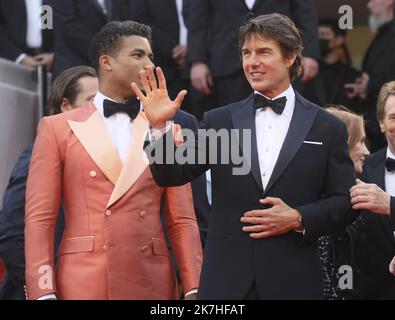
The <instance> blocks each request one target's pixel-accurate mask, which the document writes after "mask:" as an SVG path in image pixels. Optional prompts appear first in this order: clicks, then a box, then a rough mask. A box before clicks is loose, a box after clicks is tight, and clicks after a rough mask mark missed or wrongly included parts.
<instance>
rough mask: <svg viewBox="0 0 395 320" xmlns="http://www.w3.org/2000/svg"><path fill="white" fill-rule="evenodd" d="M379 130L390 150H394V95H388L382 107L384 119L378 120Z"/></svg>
mask: <svg viewBox="0 0 395 320" xmlns="http://www.w3.org/2000/svg"><path fill="white" fill-rule="evenodd" d="M380 128H381V132H383V133H384V134H385V136H386V138H387V142H388V145H389V146H390V147H391V150H392V151H394V150H395V96H390V97H388V99H387V102H386V104H385V107H384V119H383V120H382V121H380Z"/></svg>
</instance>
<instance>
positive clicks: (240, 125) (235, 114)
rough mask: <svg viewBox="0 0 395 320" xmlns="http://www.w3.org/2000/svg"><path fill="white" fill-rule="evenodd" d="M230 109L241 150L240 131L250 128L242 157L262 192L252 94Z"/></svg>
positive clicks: (242, 143)
mask: <svg viewBox="0 0 395 320" xmlns="http://www.w3.org/2000/svg"><path fill="white" fill-rule="evenodd" d="M242 1H244V0H242ZM230 110H231V117H232V122H233V128H235V129H238V130H240V131H239V132H240V135H239V138H240V139H239V145H240V150H241V151H243V150H244V148H243V145H244V142H243V139H242V136H243V135H242V134H241V132H242V130H243V129H249V130H251V154H243V157H244V159H245V160H246V161H247V163H248V164H249V165H250V167H251V173H252V175H253V177H254V179H255V181H256V183H257V185H258V187H259V189H260V190H261V192H263V187H262V180H261V171H260V169H259V158H258V149H257V141H256V128H255V114H256V110H255V109H254V94H251V96H250V97H249V98H248V99H246V100H244V101H242V102H240V103H237V104H234V105H232V107H231V109H230Z"/></svg>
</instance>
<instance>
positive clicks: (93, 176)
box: [89, 171, 97, 178]
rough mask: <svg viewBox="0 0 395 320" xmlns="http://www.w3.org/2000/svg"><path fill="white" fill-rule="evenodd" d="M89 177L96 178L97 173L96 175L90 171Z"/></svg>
mask: <svg viewBox="0 0 395 320" xmlns="http://www.w3.org/2000/svg"><path fill="white" fill-rule="evenodd" d="M89 175H90V176H91V177H92V178H96V176H97V173H96V171H91V172H90V173H89Z"/></svg>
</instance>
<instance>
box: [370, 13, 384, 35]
mask: <svg viewBox="0 0 395 320" xmlns="http://www.w3.org/2000/svg"><path fill="white" fill-rule="evenodd" d="M386 22H387V17H386V16H385V15H384V14H382V15H379V16H374V15H370V16H369V27H370V30H372V31H373V32H374V33H376V32H377V31H378V30H379V29H380V28H381V27H382V26H383V25H384V24H386Z"/></svg>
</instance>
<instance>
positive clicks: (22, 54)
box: [15, 53, 27, 64]
mask: <svg viewBox="0 0 395 320" xmlns="http://www.w3.org/2000/svg"><path fill="white" fill-rule="evenodd" d="M26 57H27V54H26V53H21V54H20V55H19V56H18V58H16V60H15V63H16V64H20V63H21V62H22V60H23V59H25V58H26Z"/></svg>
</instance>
